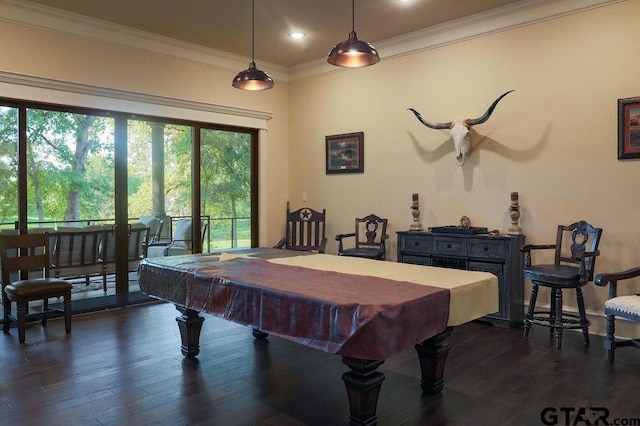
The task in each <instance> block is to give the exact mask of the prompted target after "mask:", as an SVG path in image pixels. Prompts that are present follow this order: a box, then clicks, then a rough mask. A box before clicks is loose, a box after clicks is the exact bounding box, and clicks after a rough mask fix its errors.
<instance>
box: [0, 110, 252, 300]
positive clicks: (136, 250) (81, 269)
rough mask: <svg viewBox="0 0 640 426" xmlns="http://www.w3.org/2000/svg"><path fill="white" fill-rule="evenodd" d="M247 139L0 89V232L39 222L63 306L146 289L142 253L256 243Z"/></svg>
mask: <svg viewBox="0 0 640 426" xmlns="http://www.w3.org/2000/svg"><path fill="white" fill-rule="evenodd" d="M257 146H258V141H257V131H255V130H251V129H241V128H220V127H216V126H214V125H213V124H210V123H198V122H188V121H184V120H172V119H167V118H158V117H141V116H134V115H132V114H126V113H121V112H111V111H100V110H93V109H86V108H77V107H73V106H58V105H49V104H46V105H44V104H37V103H32V102H23V101H14V100H8V99H5V100H2V99H0V189H1V191H0V232H8V233H25V232H45V231H47V232H49V233H50V236H51V247H52V253H53V255H52V259H51V262H50V263H51V274H52V276H58V277H61V278H64V279H68V280H70V281H72V282H73V284H74V290H73V295H72V304H73V311H74V312H82V311H88V310H93V309H101V308H104V307H111V306H125V305H128V304H130V303H136V302H138V301H146V300H148V299H147V298H146V296H145V295H143V294H141V293H140V291H139V287H138V286H137V274H136V271H137V264H138V263H139V261H140V259H142V258H144V257H151V256H174V255H180V254H186V253H191V252H200V251H208V250H216V249H228V248H233V247H252V246H257V238H258V232H257V223H258V221H257V187H258V182H257V164H258V163H257V152H258V149H257ZM194 212H199V214H195V213H194Z"/></svg>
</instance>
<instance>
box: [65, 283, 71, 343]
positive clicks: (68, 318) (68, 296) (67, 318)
mask: <svg viewBox="0 0 640 426" xmlns="http://www.w3.org/2000/svg"><path fill="white" fill-rule="evenodd" d="M64 328H65V331H66V332H67V333H71V291H68V292H66V293H65V294H64Z"/></svg>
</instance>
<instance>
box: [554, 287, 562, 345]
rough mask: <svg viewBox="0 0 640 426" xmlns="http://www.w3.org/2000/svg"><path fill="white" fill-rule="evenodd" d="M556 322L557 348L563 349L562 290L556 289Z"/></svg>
mask: <svg viewBox="0 0 640 426" xmlns="http://www.w3.org/2000/svg"><path fill="white" fill-rule="evenodd" d="M554 302H555V307H556V308H555V321H554V322H553V324H554V329H555V335H556V348H558V349H561V348H562V326H563V323H562V290H559V289H556V291H555V301H554Z"/></svg>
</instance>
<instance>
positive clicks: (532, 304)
mask: <svg viewBox="0 0 640 426" xmlns="http://www.w3.org/2000/svg"><path fill="white" fill-rule="evenodd" d="M537 299H538V286H537V285H535V284H533V287H532V288H531V298H530V299H529V309H528V310H527V314H526V315H525V316H524V333H523V337H524V338H525V339H526V338H527V337H529V330H530V329H531V324H532V323H533V311H534V310H535V309H536V300H537Z"/></svg>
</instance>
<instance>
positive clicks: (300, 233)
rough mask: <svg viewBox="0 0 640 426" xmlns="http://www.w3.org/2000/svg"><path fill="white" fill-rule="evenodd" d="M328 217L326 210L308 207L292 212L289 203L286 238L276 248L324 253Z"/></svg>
mask: <svg viewBox="0 0 640 426" xmlns="http://www.w3.org/2000/svg"><path fill="white" fill-rule="evenodd" d="M326 215H327V214H326V211H325V210H324V209H323V210H322V211H317V210H313V209H310V208H308V207H302V208H300V209H298V210H295V211H290V210H289V202H288V201H287V216H286V217H287V220H286V231H285V236H284V237H283V238H282V239H281V240H280V241H279V242H278V243H277V244H276V245H275V246H274V248H281V249H287V250H297V251H314V252H318V253H324V252H325V249H326V247H327V238H326V236H325V232H324V229H325V219H326Z"/></svg>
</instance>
